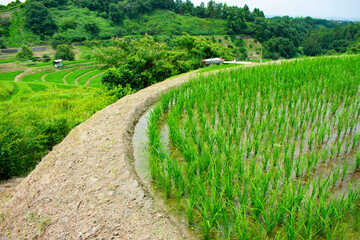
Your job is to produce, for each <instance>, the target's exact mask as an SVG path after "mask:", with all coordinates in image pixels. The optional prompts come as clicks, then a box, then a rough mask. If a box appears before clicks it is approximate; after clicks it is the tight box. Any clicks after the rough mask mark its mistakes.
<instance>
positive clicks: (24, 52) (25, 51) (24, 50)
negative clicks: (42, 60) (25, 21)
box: [16, 45, 33, 61]
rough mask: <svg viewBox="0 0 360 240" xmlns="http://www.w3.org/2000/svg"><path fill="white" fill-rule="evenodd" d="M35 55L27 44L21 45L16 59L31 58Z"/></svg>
mask: <svg viewBox="0 0 360 240" xmlns="http://www.w3.org/2000/svg"><path fill="white" fill-rule="evenodd" d="M32 56H33V51H32V50H31V48H29V47H28V46H26V45H22V46H21V50H20V51H18V52H17V54H16V59H18V60H22V61H23V60H31V59H32Z"/></svg>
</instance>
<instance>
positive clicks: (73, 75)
mask: <svg viewBox="0 0 360 240" xmlns="http://www.w3.org/2000/svg"><path fill="white" fill-rule="evenodd" d="M93 70H94V68H86V69H79V70H76V71H74V72H72V73H70V74H69V75H68V76H67V77H66V78H65V80H66V82H67V83H68V84H75V79H76V78H78V77H79V76H81V75H83V74H85V73H87V72H91V71H93Z"/></svg>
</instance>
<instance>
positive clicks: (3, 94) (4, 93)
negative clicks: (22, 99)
mask: <svg viewBox="0 0 360 240" xmlns="http://www.w3.org/2000/svg"><path fill="white" fill-rule="evenodd" d="M14 91H15V86H14V84H12V83H10V82H2V81H0V101H3V100H5V99H7V98H9V97H10V96H11V94H12V93H13V92H14Z"/></svg>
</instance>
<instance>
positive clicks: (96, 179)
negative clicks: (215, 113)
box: [0, 73, 192, 239]
mask: <svg viewBox="0 0 360 240" xmlns="http://www.w3.org/2000/svg"><path fill="white" fill-rule="evenodd" d="M190 76H191V73H189V74H185V75H182V76H179V77H176V78H173V79H170V80H167V81H164V82H161V83H158V84H156V85H153V86H150V87H148V88H146V89H143V90H141V91H139V92H137V93H135V94H133V95H129V96H126V97H124V98H122V99H120V100H119V101H118V102H116V103H114V104H112V105H110V106H108V107H107V108H105V109H104V110H102V111H99V112H97V113H96V114H94V115H93V116H92V117H91V118H90V119H89V120H87V121H86V122H84V123H83V124H81V125H79V126H78V127H76V128H75V129H73V130H72V131H71V132H70V134H69V135H68V136H67V137H66V138H65V139H64V141H62V142H61V143H60V144H59V145H58V146H56V147H54V149H53V151H52V152H50V153H49V154H48V155H47V156H45V157H44V158H43V160H42V161H41V162H40V163H39V165H38V166H37V167H36V169H35V170H34V171H33V172H32V173H31V174H29V176H28V177H26V178H25V179H24V180H23V181H22V182H21V183H20V184H19V185H18V186H17V187H16V190H15V191H14V192H13V193H12V194H11V193H10V194H11V195H12V197H11V199H10V200H7V199H8V198H4V201H5V206H4V207H2V208H1V209H0V214H1V215H0V216H1V218H0V220H1V222H0V239H189V238H192V237H191V235H190V234H189V233H188V232H187V230H186V229H184V228H183V227H182V225H181V224H180V223H177V221H176V220H175V219H173V218H172V217H171V216H170V215H169V214H168V213H167V212H166V211H165V210H164V209H165V208H164V206H163V205H162V201H161V200H160V201H156V199H155V197H154V196H152V193H151V192H150V191H149V190H148V189H146V188H145V187H144V186H143V184H142V183H141V181H140V179H139V177H138V176H137V174H136V172H135V170H134V163H133V152H132V143H131V142H132V135H133V131H134V126H135V124H136V123H137V121H138V119H139V117H140V116H141V115H142V114H143V113H144V112H145V111H146V110H147V109H148V108H149V107H150V106H151V105H152V104H153V103H154V102H155V101H156V100H157V99H158V97H159V95H160V94H161V93H163V92H165V91H167V90H168V89H170V88H173V87H176V86H178V85H180V84H181V83H182V82H184V81H187V80H189V78H190ZM0 188H1V186H0Z"/></svg>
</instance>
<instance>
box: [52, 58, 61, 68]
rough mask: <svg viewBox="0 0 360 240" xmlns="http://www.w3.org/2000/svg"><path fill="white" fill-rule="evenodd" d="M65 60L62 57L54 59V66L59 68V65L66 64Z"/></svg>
mask: <svg viewBox="0 0 360 240" xmlns="http://www.w3.org/2000/svg"><path fill="white" fill-rule="evenodd" d="M63 62H64V61H63V60H62V59H58V60H54V61H53V63H54V66H55V67H57V68H59V67H62V66H64V63H63Z"/></svg>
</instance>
